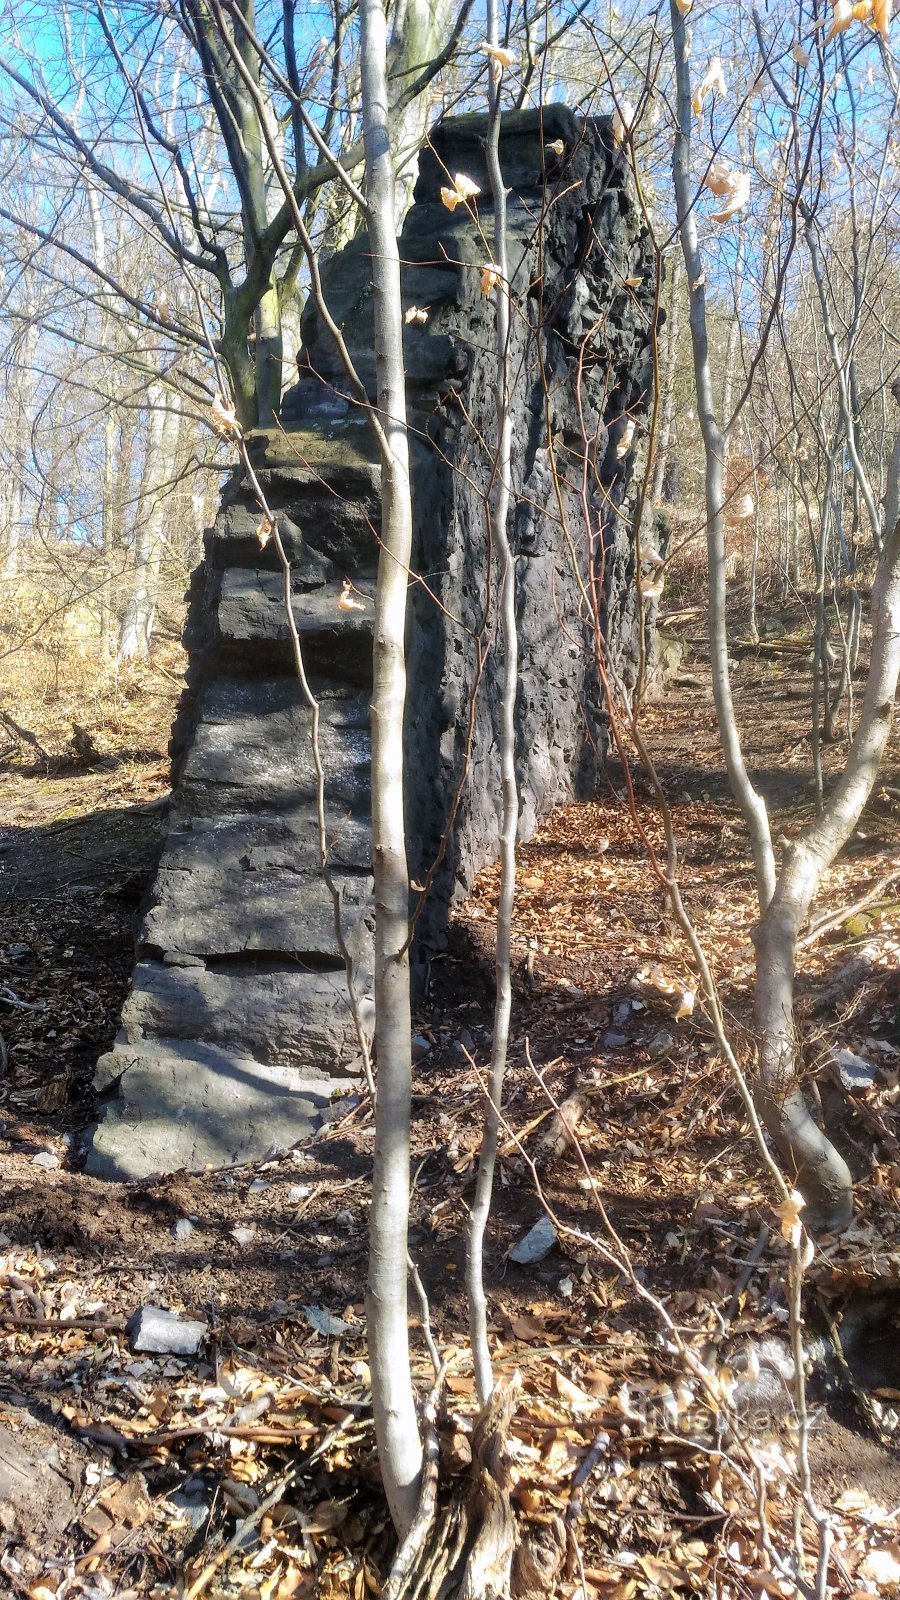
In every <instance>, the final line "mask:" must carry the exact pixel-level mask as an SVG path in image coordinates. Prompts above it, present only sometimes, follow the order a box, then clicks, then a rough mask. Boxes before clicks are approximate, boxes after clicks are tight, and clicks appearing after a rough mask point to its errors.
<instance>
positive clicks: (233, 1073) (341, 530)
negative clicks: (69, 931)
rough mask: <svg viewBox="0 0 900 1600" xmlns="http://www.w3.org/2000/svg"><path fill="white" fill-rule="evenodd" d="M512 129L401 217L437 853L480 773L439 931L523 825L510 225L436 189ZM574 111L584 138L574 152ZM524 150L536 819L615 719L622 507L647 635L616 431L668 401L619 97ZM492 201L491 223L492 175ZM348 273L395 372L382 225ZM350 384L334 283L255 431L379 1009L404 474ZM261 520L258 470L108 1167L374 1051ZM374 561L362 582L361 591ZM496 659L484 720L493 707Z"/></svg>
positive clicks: (198, 700) (190, 754) (353, 934)
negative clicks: (395, 534) (660, 391)
mask: <svg viewBox="0 0 900 1600" xmlns="http://www.w3.org/2000/svg"><path fill="white" fill-rule="evenodd" d="M484 132H485V128H484V121H483V119H480V118H477V117H464V118H457V119H452V120H450V121H448V122H446V123H444V124H442V125H441V126H440V127H439V128H438V129H437V130H435V131H434V133H433V136H432V141H431V149H430V151H429V152H427V153H426V156H425V158H424V159H423V164H422V175H421V178H420V181H419V185H418V187H417V191H416V202H417V203H416V204H415V206H414V207H413V209H412V210H411V212H410V213H409V216H408V218H407V221H406V224H405V226H404V230H403V236H402V239H401V256H402V258H403V260H404V262H405V263H406V265H405V267H404V297H405V303H407V304H412V305H418V306H426V307H428V322H427V325H426V326H424V327H423V326H421V325H417V324H413V325H411V326H410V327H408V328H407V330H406V335H405V337H406V355H407V368H408V374H409V402H410V413H411V422H412V427H413V442H412V471H413V490H414V508H415V516H416V551H415V566H416V572H415V574H414V579H421V581H414V582H413V583H412V585H411V590H410V628H409V706H408V716H407V751H408V785H409V810H408V815H407V832H408V837H409V850H410V870H411V872H412V874H413V875H414V876H415V875H416V874H418V875H420V876H421V874H423V873H425V872H427V871H428V868H429V866H430V865H431V863H432V862H433V861H434V859H435V856H436V854H437V852H438V849H439V846H440V843H441V839H442V835H443V833H444V830H445V828H446V826H447V821H448V817H449V815H450V810H451V805H452V803H453V798H454V796H455V795H456V793H457V790H458V789H459V803H458V806H457V809H456V812H455V821H454V824H453V827H452V830H450V833H449V840H448V845H447V849H446V852H445V854H444V858H443V864H442V866H441V870H440V872H439V873H438V876H437V879H436V881H435V885H434V891H433V894H432V897H431V899H430V901H429V903H428V906H427V907H426V910H425V913H424V914H423V916H422V918H421V920H420V922H419V924H418V930H417V949H418V950H420V951H421V950H427V948H428V947H429V946H432V947H433V946H435V945H439V944H440V942H441V939H442V938H443V937H444V931H445V926H446V920H447V915H448V911H449V908H450V906H451V905H452V904H453V903H454V901H456V900H458V899H459V898H460V897H461V896H464V895H465V893H466V892H467V891H468V889H469V887H470V885H471V883H472V880H473V878H474V875H475V873H476V872H477V871H478V870H479V869H480V868H481V867H482V866H483V865H484V864H485V862H486V861H488V860H490V859H492V858H493V855H494V853H495V848H496V837H497V822H498V803H499V802H498V788H499V785H498V781H497V754H496V728H497V707H498V701H499V684H500V677H499V667H498V663H497V660H496V652H490V651H488V653H487V655H486V660H485V663H484V665H483V670H481V671H480V673H479V669H478V664H477V656H478V640H479V638H480V639H481V641H482V645H487V644H489V642H490V639H491V636H492V630H493V628H494V624H495V602H496V568H495V566H494V569H493V572H494V576H493V579H491V578H490V577H487V576H486V574H490V573H491V571H492V568H491V563H490V562H489V561H488V560H487V549H486V529H485V517H484V493H485V491H486V488H487V485H488V480H489V474H490V459H489V455H488V453H486V452H485V451H484V449H483V448H482V446H481V443H480V439H481V438H483V437H485V436H487V437H489V436H490V434H491V427H492V410H493V396H492V370H493V355H492V340H493V334H492V309H491V304H490V301H489V300H487V299H486V298H485V297H484V296H482V294H481V292H480V276H481V265H482V263H483V261H484V259H485V244H484V239H483V238H482V237H480V236H479V233H478V230H477V229H476V227H475V226H474V225H473V223H472V222H471V220H470V219H469V218H467V217H466V216H465V215H463V214H461V213H460V212H459V211H457V213H455V214H453V215H451V214H450V213H449V212H448V211H447V210H446V208H445V207H443V206H442V205H441V204H440V201H439V197H438V191H439V188H440V185H441V183H442V182H445V181H446V175H447V173H448V172H451V173H452V172H455V171H460V170H462V171H465V172H467V173H469V175H471V176H473V177H474V178H475V179H476V181H479V182H481V184H482V189H483V192H484V193H486V191H487V183H486V178H485V175H484ZM558 141H561V142H562V144H563V147H564V151H565V154H564V156H563V157H562V158H560V157H559V156H558V155H557V154H556V153H554V146H555V145H556V143H557V142H558ZM501 160H502V162H503V167H504V172H505V173H506V174H507V181H508V182H509V183H510V185H511V189H512V192H511V194H510V200H509V214H510V234H511V243H512V260H513V262H514V264H515V286H516V289H517V292H518V294H519V297H520V303H521V305H522V306H523V307H524V308H525V314H523V315H522V316H521V317H519V318H517V319H515V327H514V335H513V348H512V352H511V355H512V360H513V366H514V370H515V373H516V377H515V394H514V403H515V417H514V440H513V471H514V482H515V485H516V499H515V504H514V507H513V509H512V513H511V518H510V537H511V541H512V544H513V548H514V551H515V555H516V582H517V608H518V614H519V629H520V638H521V655H522V678H521V689H520V695H519V707H518V712H517V721H518V765H519V774H520V783H521V794H522V815H521V822H520V833H521V836H522V837H523V838H524V837H528V835H529V834H530V833H531V832H532V831H533V829H534V827H535V826H536V824H537V822H538V821H539V819H540V818H541V817H542V816H543V815H545V814H546V813H547V811H548V810H549V809H550V808H551V806H552V805H553V804H554V803H555V802H556V801H558V800H560V799H564V798H568V797H570V796H572V795H573V794H579V793H590V792H591V789H592V785H593V783H594V782H595V777H596V760H597V753H598V751H599V752H601V753H602V748H603V741H604V731H603V724H604V717H603V710H602V705H601V700H600V695H599V691H598V685H597V680H596V673H595V669H594V666H593V661H592V658H591V652H590V649H589V635H590V626H589V619H588V618H587V617H586V616H585V615H584V608H583V604H582V600H581V590H580V588H579V585H578V583H577V581H576V578H575V575H574V571H573V568H572V561H571V549H572V541H573V539H575V540H576V541H577V542H579V549H581V548H582V546H583V555H584V559H585V560H586V561H588V562H590V561H592V560H596V559H597V554H596V552H597V548H598V545H597V534H596V530H597V529H599V530H600V535H599V549H600V552H601V559H602V565H603V577H602V588H603V595H604V608H605V609H604V626H605V629H606V633H607V640H608V643H609V646H610V648H611V649H613V650H615V652H616V660H617V666H618V669H619V670H620V671H621V673H622V675H623V676H624V677H625V678H626V679H627V677H628V673H629V670H630V667H629V663H630V662H631V661H633V660H634V659H636V656H637V649H636V640H635V634H634V611H633V585H632V584H631V582H630V578H629V573H630V572H631V570H632V568H633V555H632V550H631V542H630V536H629V518H630V500H629V495H630V493H631V490H630V482H631V472H632V462H633V450H632V449H629V450H627V451H623V452H622V453H621V454H620V453H619V450H618V442H619V440H620V438H621V436H622V433H623V430H624V428H625V426H626V420H627V416H628V415H631V416H634V415H636V414H638V413H639V412H640V411H641V410H642V409H643V408H644V407H645V406H646V401H647V393H648V390H649V384H650V367H651V363H650V318H651V316H652V307H653V293H652V272H651V255H650V243H649V240H648V237H647V235H646V232H645V230H644V228H643V224H642V222H641V219H640V216H639V214H638V212H637V208H636V207H635V205H634V202H633V200H632V198H631V196H630V193H629V190H628V184H627V177H626V172H625V169H624V167H623V165H622V162H621V159H620V158H619V156H618V155H617V154H616V152H615V150H614V147H613V144H612V140H611V137H610V132H609V128H608V126H607V125H606V124H605V123H603V122H601V121H591V120H583V119H580V118H576V117H575V116H573V114H572V113H570V112H568V111H566V110H565V108H563V107H550V108H546V109H545V111H544V112H543V113H537V112H528V113H522V114H521V115H519V116H516V117H511V118H509V119H508V120H507V122H506V125H505V129H504V135H503V142H502V145H501ZM545 202H547V204H546V206H545ZM479 208H480V211H479V217H480V221H481V223H482V226H483V228H484V230H485V233H486V237H487V238H490V217H489V208H488V207H487V206H486V205H485V203H484V199H483V196H482V199H480V200H479ZM538 218H541V219H542V220H541V222H540V226H539V225H538V223H537V221H536V219H538ZM626 280H628V282H627V283H626ZM636 282H640V284H641V285H642V287H641V289H640V290H639V291H636V289H635V287H634V285H635V283H636ZM325 290H326V294H327V297H328V300H329V304H330V305H331V306H332V309H333V311H334V314H335V315H336V316H337V317H338V319H339V321H340V322H341V324H342V326H343V327H344V332H345V337H346V338H347V341H348V343H349V345H350V348H351V350H352V351H353V352H354V355H355V356H356V358H357V359H358V361H359V364H360V369H361V371H362V373H363V376H364V378H365V381H367V382H368V383H370V384H371V383H372V382H373V381H374V369H373V362H372V330H371V280H370V275H369V270H368V258H367V255H366V241H365V239H364V237H363V238H362V239H357V240H355V241H354V242H353V244H352V245H351V246H350V247H349V248H348V249H347V250H346V251H344V252H343V253H342V254H341V255H340V256H338V257H336V258H334V260H333V261H332V262H331V263H329V265H328V268H327V270H326V273H325ZM587 341H589V343H587ZM586 349H587V350H588V356H587V358H584V354H585V350H586ZM579 352H581V355H582V358H583V359H582V360H581V361H580V362H579V360H578V356H579ZM576 371H577V372H579V373H580V375H581V383H582V392H581V396H580V405H578V404H576V396H575V376H576ZM345 387H346V385H345V382H344V378H343V374H342V372H341V369H340V368H339V366H338V365H337V363H336V357H335V353H334V351H333V349H332V348H331V346H330V344H329V342H328V340H327V337H326V336H325V335H324V333H323V332H322V330H321V329H320V328H319V326H318V319H317V317H316V315H315V312H314V310H312V309H311V308H308V310H307V313H306V314H305V316H304V322H303V368H302V371H301V377H300V381H299V383H298V385H297V387H296V389H295V391H294V392H293V394H292V395H289V396H288V398H287V403H286V405H285V408H284V427H285V429H286V431H282V430H277V431H275V432H274V433H270V434H265V435H263V434H260V435H259V436H256V437H254V439H253V440H252V443H251V449H252V453H253V458H254V466H255V469H256V471H257V472H258V475H259V478H260V481H261V483H262V485H263V487H264V489H265V493H266V497H267V499H268V502H269V504H270V505H271V507H272V509H273V511H274V512H276V513H277V515H278V519H279V530H280V532H281V536H282V540H283V542H284V544H285V547H286V549H287V552H288V555H289V557H290V560H291V566H292V588H291V601H292V608H293V614H294V618H295V621H296V625H297V628H298V630H299V634H300V638H301V641H302V647H303V655H304V661H305V664H306V671H307V674H308V676H309V679H310V683H311V686H312V688H313V691H314V693H315V695H316V697H317V699H318V700H319V703H320V707H321V727H320V747H321V752H322V757H323V762H324V766H325V772H326V789H325V799H326V813H327V827H328V846H329V865H330V869H331V873H332V875H333V882H334V883H335V884H336V885H337V886H338V887H339V889H340V894H341V924H342V929H343V935H344V940H345V942H346V945H347V948H348V950H349V953H350V956H351V959H352V963H353V968H354V980H355V988H356V991H357V993H358V994H359V995H360V996H362V997H363V1001H362V1003H363V1012H364V1022H365V1026H366V1027H367V1028H368V1029H371V1026H372V1021H373V1017H372V1001H371V982H372V912H371V880H370V875H369V870H370V856H371V842H370V823H369V803H370V799H369V726H368V706H369V692H370V687H371V643H372V615H373V606H372V601H373V596H374V588H375V575H376V565H377V540H376V537H375V535H376V531H377V529H378V526H379V519H380V489H379V479H380V473H379V468H378V465H377V462H376V458H375V451H374V442H373V441H372V440H371V438H370V435H369V430H368V427H367V424H366V423H365V421H364V420H362V419H361V418H360V417H359V415H358V414H357V413H356V412H355V411H354V408H353V406H352V405H351V404H350V402H349V401H348V400H347V398H346V396H345V394H344V389H345ZM548 417H549V421H550V425H551V427H552V429H553V434H554V441H555V445H556V479H557V481H556V482H554V474H553V473H552V472H551V469H550V466H551V464H550V461H549V456H548V451H547V448H546V426H547V421H548ZM582 423H584V425H585V427H586V429H587V438H588V443H587V444H585V433H584V432H583V430H582ZM585 450H587V451H588V453H589V463H588V464H589V469H590V470H589V488H588V498H589V511H590V521H591V523H592V525H593V529H594V534H595V544H594V546H593V547H592V549H591V550H589V549H588V545H587V539H586V532H585V529H584V509H585V503H584V498H583V494H582V477H583V466H584V456H585ZM560 501H561V502H562V510H561V508H560ZM259 523H260V512H259V508H258V506H257V505H256V503H255V500H254V497H253V494H252V492H251V488H250V485H249V484H248V483H247V482H246V481H245V480H244V479H243V477H242V475H241V474H240V473H237V474H235V475H234V477H233V478H232V480H231V481H230V482H229V484H228V485H227V487H226V489H225V492H224V495H223V500H222V504H221V507H220V510H219V514H218V516H217V519H216V522H215V524H214V526H213V528H212V529H211V530H210V531H209V532H208V534H207V536H206V542H205V555H204V560H203V563H202V565H201V566H200V567H199V568H198V569H197V571H196V572H195V574H194V576H193V579H192V584H191V590H190V594H189V611H188V623H187V629H186V643H187V646H188V649H189V659H190V667H189V673H188V683H187V689H186V692H185V695H184V697H183V701H182V705H181V709H180V711H179V716H178V719H177V722H176V726H175V730H174V734H173V746H172V748H173V758H174V761H173V795H172V811H171V824H170V831H169V835H168V838H167V841H166V844H165V847H164V850H163V854H162V858H161V861H160V864H159V870H158V873H157V876H156V880H155V883H154V885H153V889H152V892H151V896H150V899H149V902H148V905H147V908H146V913H145V916H144V919H143V924H142V927H141V929H140V933H139V938H138V949H137V966H136V969H135V974H134V982H133V986H132V990H131V993H130V994H129V996H128V999H127V1001H126V1003H125V1008H124V1011H123V1015H122V1027H121V1032H120V1034H119V1037H118V1038H117V1040H116V1043H115V1045H114V1047H113V1049H112V1050H111V1051H110V1052H109V1053H108V1054H107V1055H105V1056H104V1057H103V1058H102V1059H101V1061H100V1062H99V1064H98V1067H97V1075H96V1085H97V1089H98V1091H99V1092H100V1094H101V1096H102V1097H103V1098H102V1101H101V1110H100V1116H99V1121H98V1123H97V1125H96V1126H95V1127H94V1128H93V1129H92V1130H91V1133H90V1136H89V1144H88V1149H87V1156H86V1164H87V1169H88V1171H90V1172H93V1173H96V1174H99V1175H104V1176H111V1177H129V1178H138V1177H142V1176H145V1175H147V1174H149V1173H151V1172H157V1171H163V1170H173V1169H176V1168H180V1167H187V1168H189V1169H193V1170H195V1169H202V1168H203V1167H204V1166H207V1165H211V1166H214V1167H221V1166H226V1165H229V1164H232V1163H235V1162H239V1161H241V1160H246V1159H253V1158H258V1157H260V1156H262V1155H263V1154H265V1153H266V1151H268V1150H270V1149H272V1148H273V1147H276V1146H281V1147H283V1146H289V1145H292V1144H294V1143H296V1142H298V1141H300V1140H302V1139H303V1138H305V1137H307V1136H308V1135H309V1134H310V1133H311V1132H312V1131H313V1130H314V1129H315V1128H316V1127H317V1126H319V1125H320V1122H321V1118H322V1116H323V1114H325V1113H326V1111H327V1108H328V1104H329V1101H330V1099H331V1097H332V1096H333V1094H334V1092H335V1090H336V1089H346V1088H347V1087H350V1086H353V1085H354V1084H356V1083H357V1081H358V1079H357V1075H358V1073H359V1070H360V1061H359V1051H358V1043H357V1037H356V1033H355V1028H354V1024H353V1019H352V1016H351V1011H350V1005H349V997H348V990H347V984H346V978H345V971H344V962H343V960H342V957H341V953H340V950H339V948H338V941H337V938H336V933H335V926H334V915H333V902H332V897H331V893H330V891H329V889H328V887H327V886H326V884H325V883H324V882H323V880H322V878H321V875H320V873H319V871H318V861H317V828H316V810H315V773H314V768H313V759H312V749H311V744H310V714H309V711H308V709H307V707H306V705H305V703H304V700H303V697H302V695H301V692H300V688H299V686H298V684H297V682H296V678H295V675H294V671H293V665H292V657H291V648H290V638H289V631H288V627H287V621H286V617H285V614H284V598H283V589H282V579H281V575H280V571H279V569H278V563H277V557H276V554H275V551H274V550H273V548H272V545H271V542H270V543H269V545H268V546H267V547H266V548H265V549H261V547H260V540H259V537H258V533H257V529H258V527H259ZM573 530H574V531H573ZM579 530H580V531H579ZM348 579H349V580H350V583H351V584H352V586H353V590H352V593H353V598H354V599H355V600H356V601H357V603H358V606H359V609H357V608H353V609H345V608H343V607H342V605H341V603H340V602H341V595H342V591H343V589H344V584H345V581H346V580H348ZM479 678H480V689H479V696H478V700H477V705H476V713H475V716H474V721H473V725H472V736H471V744H470V746H469V747H468V748H467V725H468V706H469V703H470V699H471V695H472V691H473V687H474V685H475V683H476V681H477V680H479ZM460 785H461V787H460Z"/></svg>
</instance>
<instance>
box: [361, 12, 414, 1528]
mask: <svg viewBox="0 0 900 1600" xmlns="http://www.w3.org/2000/svg"><path fill="white" fill-rule="evenodd" d="M360 32H361V44H360V49H361V69H362V97H363V125H364V139H365V149H366V200H367V207H368V213H369V241H370V246H371V259H372V282H373V288H374V317H375V371H376V378H377V384H378V412H379V416H380V419H381V424H382V428H383V430H384V434H385V437H386V445H387V448H386V450H385V452H384V455H383V465H382V472H381V482H382V520H381V552H380V555H379V561H378V592H377V598H376V602H375V648H374V686H373V691H372V857H373V860H372V865H373V873H374V878H375V1052H376V1056H377V1062H378V1092H377V1096H376V1103H375V1165H374V1174H373V1181H372V1201H371V1208H370V1213H369V1286H368V1298H367V1312H368V1335H369V1361H370V1366H371V1371H372V1398H373V1407H374V1413H375V1437H376V1440H377V1443H378V1454H379V1459H380V1462H381V1473H382V1478H383V1481H384V1487H385V1493H386V1495H387V1501H388V1505H389V1507H390V1511H391V1516H392V1517H393V1520H394V1525H395V1527H396V1529H397V1532H398V1533H399V1534H400V1536H401V1537H402V1536H403V1534H404V1533H405V1532H406V1531H407V1529H408V1528H409V1526H410V1524H411V1522H412V1520H413V1517H414V1516H415V1511H416V1505H417V1502H418V1486H419V1476H420V1472H421V1467H422V1447H421V1443H420V1440H419V1430H418V1425H417V1422H416V1410H415V1403H414V1398H413V1388H412V1376H411V1373H410V1364H409V1328H408V1313H407V1231H408V1224H409V1183H410V1170H409V1129H410V1112H411V1103H412V1100H411V1071H412V1069H411V1028H410V998H409V956H408V952H407V946H408V938H409V872H408V868H407V861H406V837H405V832H404V815H403V799H404V783H403V711H404V704H405V699H406V656H405V639H404V634H405V627H406V597H407V589H408V583H409V564H410V559H411V556H412V503H411V498H410V482H409V441H408V437H407V431H406V389H405V375H404V368H403V313H402V302H401V298H400V258H399V252H398V248H397V235H396V231H395V227H394V163H393V156H392V154H391V142H390V128H389V118H388V88H387V29H386V23H385V15H384V7H383V4H382V0H362V3H361V5H360Z"/></svg>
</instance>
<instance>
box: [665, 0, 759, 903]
mask: <svg viewBox="0 0 900 1600" xmlns="http://www.w3.org/2000/svg"><path fill="white" fill-rule="evenodd" d="M670 9H671V14H672V34H673V47H674V50H675V70H676V76H677V83H678V125H677V130H676V134H675V143H674V148H673V153H672V177H673V180H674V186H675V198H676V203H677V206H678V227H679V233H680V235H681V247H682V251H683V253H684V264H685V269H686V271H687V279H688V295H689V305H690V326H691V345H692V348H693V355H694V382H695V385H696V390H697V408H698V412H699V417H700V432H701V435H702V438H703V449H704V455H705V459H706V480H705V487H706V519H707V520H706V542H707V551H708V559H709V642H710V655H711V657H712V686H713V697H714V700H715V706H716V717H717V720H718V724H719V736H720V738H721V740H722V753H723V755H724V757H725V767H726V771H727V773H728V779H729V782H730V784H731V790H732V793H733V795H734V797H735V799H736V800H737V802H738V805H739V806H740V808H741V811H742V812H743V814H744V820H745V822H746V824H747V831H748V833H749V835H750V847H751V849H752V851H753V862H754V866H755V868H756V884H757V890H758V892H759V899H760V904H761V905H762V906H763V907H765V906H767V905H768V903H769V901H770V900H771V898H772V895H773V893H774V890H775V858H774V854H773V851H772V835H771V831H770V828H769V818H768V815H767V812H766V807H765V802H764V801H763V799H762V796H761V795H759V794H757V792H756V790H755V789H754V787H753V784H752V783H751V781H750V775H749V773H748V772H747V768H746V766H745V764H744V756H743V752H742V750H741V741H740V735H739V733H738V728H737V720H736V717H735V711H734V701H733V698H732V694H731V678H730V673H729V667H728V641H727V634H726V579H725V512H724V505H725V440H724V438H723V436H722V430H721V427H720V425H719V421H718V418H717V417H716V408H715V403H714V400H713V382H712V373H711V370H710V361H709V337H708V333H707V327H706V289H705V273H704V271H703V266H702V261H701V257H700V249H699V245H698V242H697V222H696V212H695V206H694V197H693V194H692V190H691V177H690V151H691V127H692V110H691V82H690V72H689V68H688V57H687V46H686V40H685V22H684V18H683V17H682V16H681V13H680V12H679V10H678V7H677V6H676V4H675V0H671V5H670Z"/></svg>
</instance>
